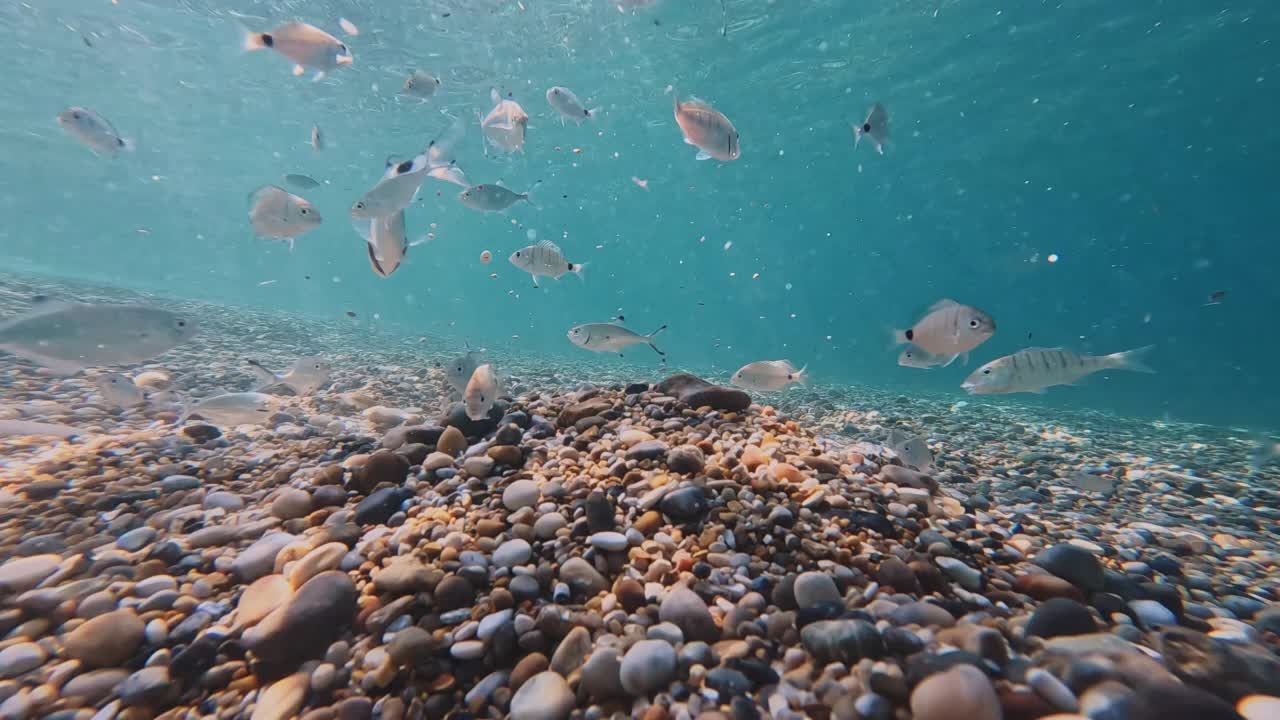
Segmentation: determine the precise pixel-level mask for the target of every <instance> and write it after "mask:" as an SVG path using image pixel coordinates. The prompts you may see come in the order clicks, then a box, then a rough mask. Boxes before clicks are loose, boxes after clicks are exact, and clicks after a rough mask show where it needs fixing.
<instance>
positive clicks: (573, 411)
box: [556, 397, 613, 428]
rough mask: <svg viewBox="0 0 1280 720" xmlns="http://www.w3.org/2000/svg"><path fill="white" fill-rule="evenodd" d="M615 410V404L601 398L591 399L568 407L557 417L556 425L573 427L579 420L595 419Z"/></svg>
mask: <svg viewBox="0 0 1280 720" xmlns="http://www.w3.org/2000/svg"><path fill="white" fill-rule="evenodd" d="M611 409H613V403H612V402H610V401H609V400H606V399H604V398H600V397H594V398H590V399H588V400H583V401H582V402H577V403H574V404H572V405H569V406H567V407H566V408H565V409H563V410H561V411H560V414H559V415H558V416H556V425H559V426H560V427H562V428H567V427H572V426H573V425H575V424H576V423H577V422H578V421H579V420H584V419H586V418H589V417H595V416H597V415H599V414H601V413H604V412H607V411H609V410H611Z"/></svg>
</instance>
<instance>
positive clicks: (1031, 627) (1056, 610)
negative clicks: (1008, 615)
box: [1025, 598, 1098, 639]
mask: <svg viewBox="0 0 1280 720" xmlns="http://www.w3.org/2000/svg"><path fill="white" fill-rule="evenodd" d="M1097 630H1098V624H1097V622H1096V621H1094V619H1093V614H1092V613H1091V612H1090V611H1089V608H1087V607H1085V606H1084V605H1082V604H1080V603H1078V602H1076V601H1075V600H1068V599H1067V598H1050V599H1048V600H1046V601H1044V602H1043V603H1040V605H1039V606H1038V607H1037V608H1036V609H1035V612H1033V613H1031V619H1030V620H1028V621H1027V624H1026V627H1025V633H1026V636H1027V637H1042V638H1046V639H1047V638H1054V637H1060V636H1063V635H1088V634H1091V633H1094V632H1097Z"/></svg>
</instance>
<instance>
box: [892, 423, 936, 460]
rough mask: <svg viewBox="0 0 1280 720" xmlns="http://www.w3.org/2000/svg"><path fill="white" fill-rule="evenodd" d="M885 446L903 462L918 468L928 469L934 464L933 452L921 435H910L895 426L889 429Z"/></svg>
mask: <svg viewBox="0 0 1280 720" xmlns="http://www.w3.org/2000/svg"><path fill="white" fill-rule="evenodd" d="M885 446H886V447H888V448H889V449H890V450H892V451H893V452H894V454H895V455H897V456H898V458H899V459H901V460H902V462H903V463H905V464H907V465H911V466H913V467H915V468H916V469H917V470H927V469H928V468H930V467H932V466H933V453H932V452H931V451H930V450H929V445H928V443H926V442H925V441H924V438H923V437H921V436H919V435H908V434H906V433H904V432H902V431H901V430H899V429H897V428H894V429H893V430H890V431H889V439H888V440H886V441H885Z"/></svg>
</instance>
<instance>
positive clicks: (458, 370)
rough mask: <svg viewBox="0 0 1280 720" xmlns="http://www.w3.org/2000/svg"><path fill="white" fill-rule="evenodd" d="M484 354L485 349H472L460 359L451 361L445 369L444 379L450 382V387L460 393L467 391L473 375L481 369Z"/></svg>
mask: <svg viewBox="0 0 1280 720" xmlns="http://www.w3.org/2000/svg"><path fill="white" fill-rule="evenodd" d="M483 354H484V348H481V349H479V350H472V349H471V348H470V347H468V348H467V351H466V352H465V353H463V354H461V355H459V356H458V357H456V358H454V359H452V360H450V361H449V363H448V364H447V365H445V367H444V377H445V379H446V380H448V381H449V385H450V386H451V387H452V388H453V389H454V390H457V391H458V392H459V393H461V392H464V391H465V390H466V389H467V382H468V381H469V380H471V374H472V373H474V372H475V371H476V368H477V367H479V365H480V361H479V358H480V356H481V355H483Z"/></svg>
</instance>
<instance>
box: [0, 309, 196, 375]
mask: <svg viewBox="0 0 1280 720" xmlns="http://www.w3.org/2000/svg"><path fill="white" fill-rule="evenodd" d="M197 330H198V328H197V325H196V322H195V321H194V320H192V319H190V318H188V317H186V316H185V315H183V314H181V313H176V312H172V311H169V310H163V309H160V308H153V307H148V306H146V305H114V304H101V305H96V304H88V303H64V302H60V301H56V300H45V301H43V302H40V303H37V304H36V305H34V306H33V307H32V308H31V310H29V311H28V312H27V314H25V315H22V316H20V317H16V318H12V319H9V320H6V321H4V322H0V351H4V352H7V353H11V354H13V355H17V356H18V357H20V358H23V359H24V360H27V361H30V362H32V363H35V364H37V365H40V366H43V367H46V368H48V369H49V370H52V371H53V372H55V373H59V374H63V375H74V374H75V373H77V372H79V371H81V370H83V369H85V368H88V367H98V366H103V365H132V364H134V363H140V362H143V361H144V360H150V359H151V358H153V357H156V356H158V355H162V354H164V353H166V352H168V351H169V350H172V349H173V348H175V347H177V346H179V345H181V344H183V343H185V342H186V341H188V340H190V339H191V338H192V337H193V336H194V335H195V334H196V332H197Z"/></svg>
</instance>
